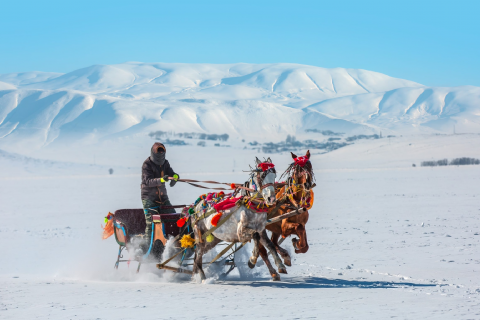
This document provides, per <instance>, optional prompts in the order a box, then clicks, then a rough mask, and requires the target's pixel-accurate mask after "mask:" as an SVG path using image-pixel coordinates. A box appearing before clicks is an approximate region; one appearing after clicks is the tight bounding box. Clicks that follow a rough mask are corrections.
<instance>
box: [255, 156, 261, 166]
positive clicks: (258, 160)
mask: <svg viewBox="0 0 480 320" xmlns="http://www.w3.org/2000/svg"><path fill="white" fill-rule="evenodd" d="M255 162H256V163H257V166H258V165H259V164H260V163H262V161H260V159H258V158H257V157H255Z"/></svg>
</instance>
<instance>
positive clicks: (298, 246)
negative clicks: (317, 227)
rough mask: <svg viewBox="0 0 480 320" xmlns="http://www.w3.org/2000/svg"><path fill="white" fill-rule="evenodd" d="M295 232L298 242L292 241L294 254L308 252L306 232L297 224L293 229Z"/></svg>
mask: <svg viewBox="0 0 480 320" xmlns="http://www.w3.org/2000/svg"><path fill="white" fill-rule="evenodd" d="M295 232H296V234H297V236H298V238H299V240H297V239H296V238H295V239H292V244H293V247H294V248H295V253H305V252H307V251H308V242H307V231H306V230H305V227H304V226H303V225H302V224H298V226H296V227H295Z"/></svg>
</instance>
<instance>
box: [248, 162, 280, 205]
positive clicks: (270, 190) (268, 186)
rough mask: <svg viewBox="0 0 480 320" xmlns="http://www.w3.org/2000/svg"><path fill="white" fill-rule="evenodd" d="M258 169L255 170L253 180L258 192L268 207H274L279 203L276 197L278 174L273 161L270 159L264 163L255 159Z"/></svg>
mask: <svg viewBox="0 0 480 320" xmlns="http://www.w3.org/2000/svg"><path fill="white" fill-rule="evenodd" d="M255 162H256V168H255V169H254V170H253V175H252V180H253V182H254V184H255V185H256V190H257V191H259V192H261V194H262V197H263V199H264V200H265V203H266V204H267V205H269V206H270V205H272V204H274V203H275V201H277V199H276V197H275V178H276V177H277V172H276V171H275V165H274V164H273V163H272V160H271V159H270V158H268V159H267V160H265V161H264V162H262V161H260V160H259V159H258V158H256V159H255Z"/></svg>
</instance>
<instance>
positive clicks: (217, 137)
mask: <svg viewBox="0 0 480 320" xmlns="http://www.w3.org/2000/svg"><path fill="white" fill-rule="evenodd" d="M148 135H149V136H150V137H152V138H155V139H162V138H167V137H175V138H184V139H199V140H214V141H227V140H228V138H229V135H228V134H226V133H224V134H207V133H195V132H180V133H170V132H165V131H155V132H150V133H149V134H148Z"/></svg>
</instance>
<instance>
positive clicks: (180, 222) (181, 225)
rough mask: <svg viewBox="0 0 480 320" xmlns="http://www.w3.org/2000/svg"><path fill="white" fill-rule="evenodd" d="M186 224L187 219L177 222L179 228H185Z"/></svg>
mask: <svg viewBox="0 0 480 320" xmlns="http://www.w3.org/2000/svg"><path fill="white" fill-rule="evenodd" d="M185 222H187V217H183V218H182V219H179V220H177V227H179V228H181V227H183V226H184V225H185Z"/></svg>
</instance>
